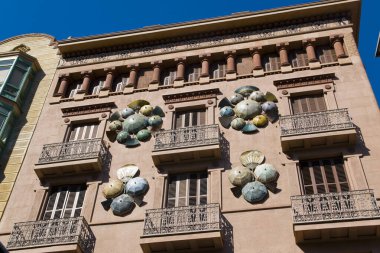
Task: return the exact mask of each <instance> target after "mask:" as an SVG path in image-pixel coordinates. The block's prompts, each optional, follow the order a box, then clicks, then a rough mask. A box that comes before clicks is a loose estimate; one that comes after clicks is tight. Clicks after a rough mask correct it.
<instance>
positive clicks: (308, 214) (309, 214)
mask: <svg viewBox="0 0 380 253" xmlns="http://www.w3.org/2000/svg"><path fill="white" fill-rule="evenodd" d="M291 202H292V210H293V222H294V223H295V224H297V223H314V222H325V221H340V220H357V219H373V218H380V210H379V207H378V206H377V204H376V199H375V197H374V195H373V191H372V190H360V191H350V192H340V193H321V194H312V195H300V196H292V197H291Z"/></svg>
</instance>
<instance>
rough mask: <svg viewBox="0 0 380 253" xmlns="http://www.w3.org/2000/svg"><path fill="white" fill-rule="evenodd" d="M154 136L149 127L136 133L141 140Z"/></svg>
mask: <svg viewBox="0 0 380 253" xmlns="http://www.w3.org/2000/svg"><path fill="white" fill-rule="evenodd" d="M151 137H152V133H151V132H150V131H149V130H148V129H142V130H140V131H139V132H138V133H137V134H136V138H137V139H138V140H139V141H148V140H150V138H151Z"/></svg>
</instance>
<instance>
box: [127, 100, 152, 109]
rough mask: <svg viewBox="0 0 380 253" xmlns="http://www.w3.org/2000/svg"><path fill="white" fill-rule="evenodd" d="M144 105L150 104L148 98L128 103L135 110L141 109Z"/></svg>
mask: <svg viewBox="0 0 380 253" xmlns="http://www.w3.org/2000/svg"><path fill="white" fill-rule="evenodd" d="M144 105H149V102H148V101H146V100H142V99H138V100H135V101H133V102H132V103H130V104H129V105H128V107H129V108H132V109H133V110H134V111H136V112H137V111H139V110H140V108H141V107H143V106H144Z"/></svg>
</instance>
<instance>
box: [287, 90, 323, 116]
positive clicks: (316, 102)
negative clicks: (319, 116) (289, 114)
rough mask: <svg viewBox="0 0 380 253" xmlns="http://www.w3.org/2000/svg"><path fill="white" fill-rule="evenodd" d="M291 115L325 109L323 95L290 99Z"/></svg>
mask: <svg viewBox="0 0 380 253" xmlns="http://www.w3.org/2000/svg"><path fill="white" fill-rule="evenodd" d="M290 102H291V106H292V110H293V114H299V113H307V112H320V111H325V110H326V109H327V107H326V102H325V98H324V95H323V93H321V94H313V95H306V96H298V97H292V98H291V101H290Z"/></svg>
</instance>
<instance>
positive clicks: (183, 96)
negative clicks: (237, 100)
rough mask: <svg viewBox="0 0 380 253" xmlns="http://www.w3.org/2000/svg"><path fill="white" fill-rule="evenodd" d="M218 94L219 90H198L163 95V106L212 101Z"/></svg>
mask: <svg viewBox="0 0 380 253" xmlns="http://www.w3.org/2000/svg"><path fill="white" fill-rule="evenodd" d="M219 94H220V90H219V89H208V90H198V91H190V92H184V93H176V94H170V95H163V96H162V97H163V99H164V101H165V104H168V103H182V102H188V101H194V100H203V99H212V98H216V97H217V95H219Z"/></svg>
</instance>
